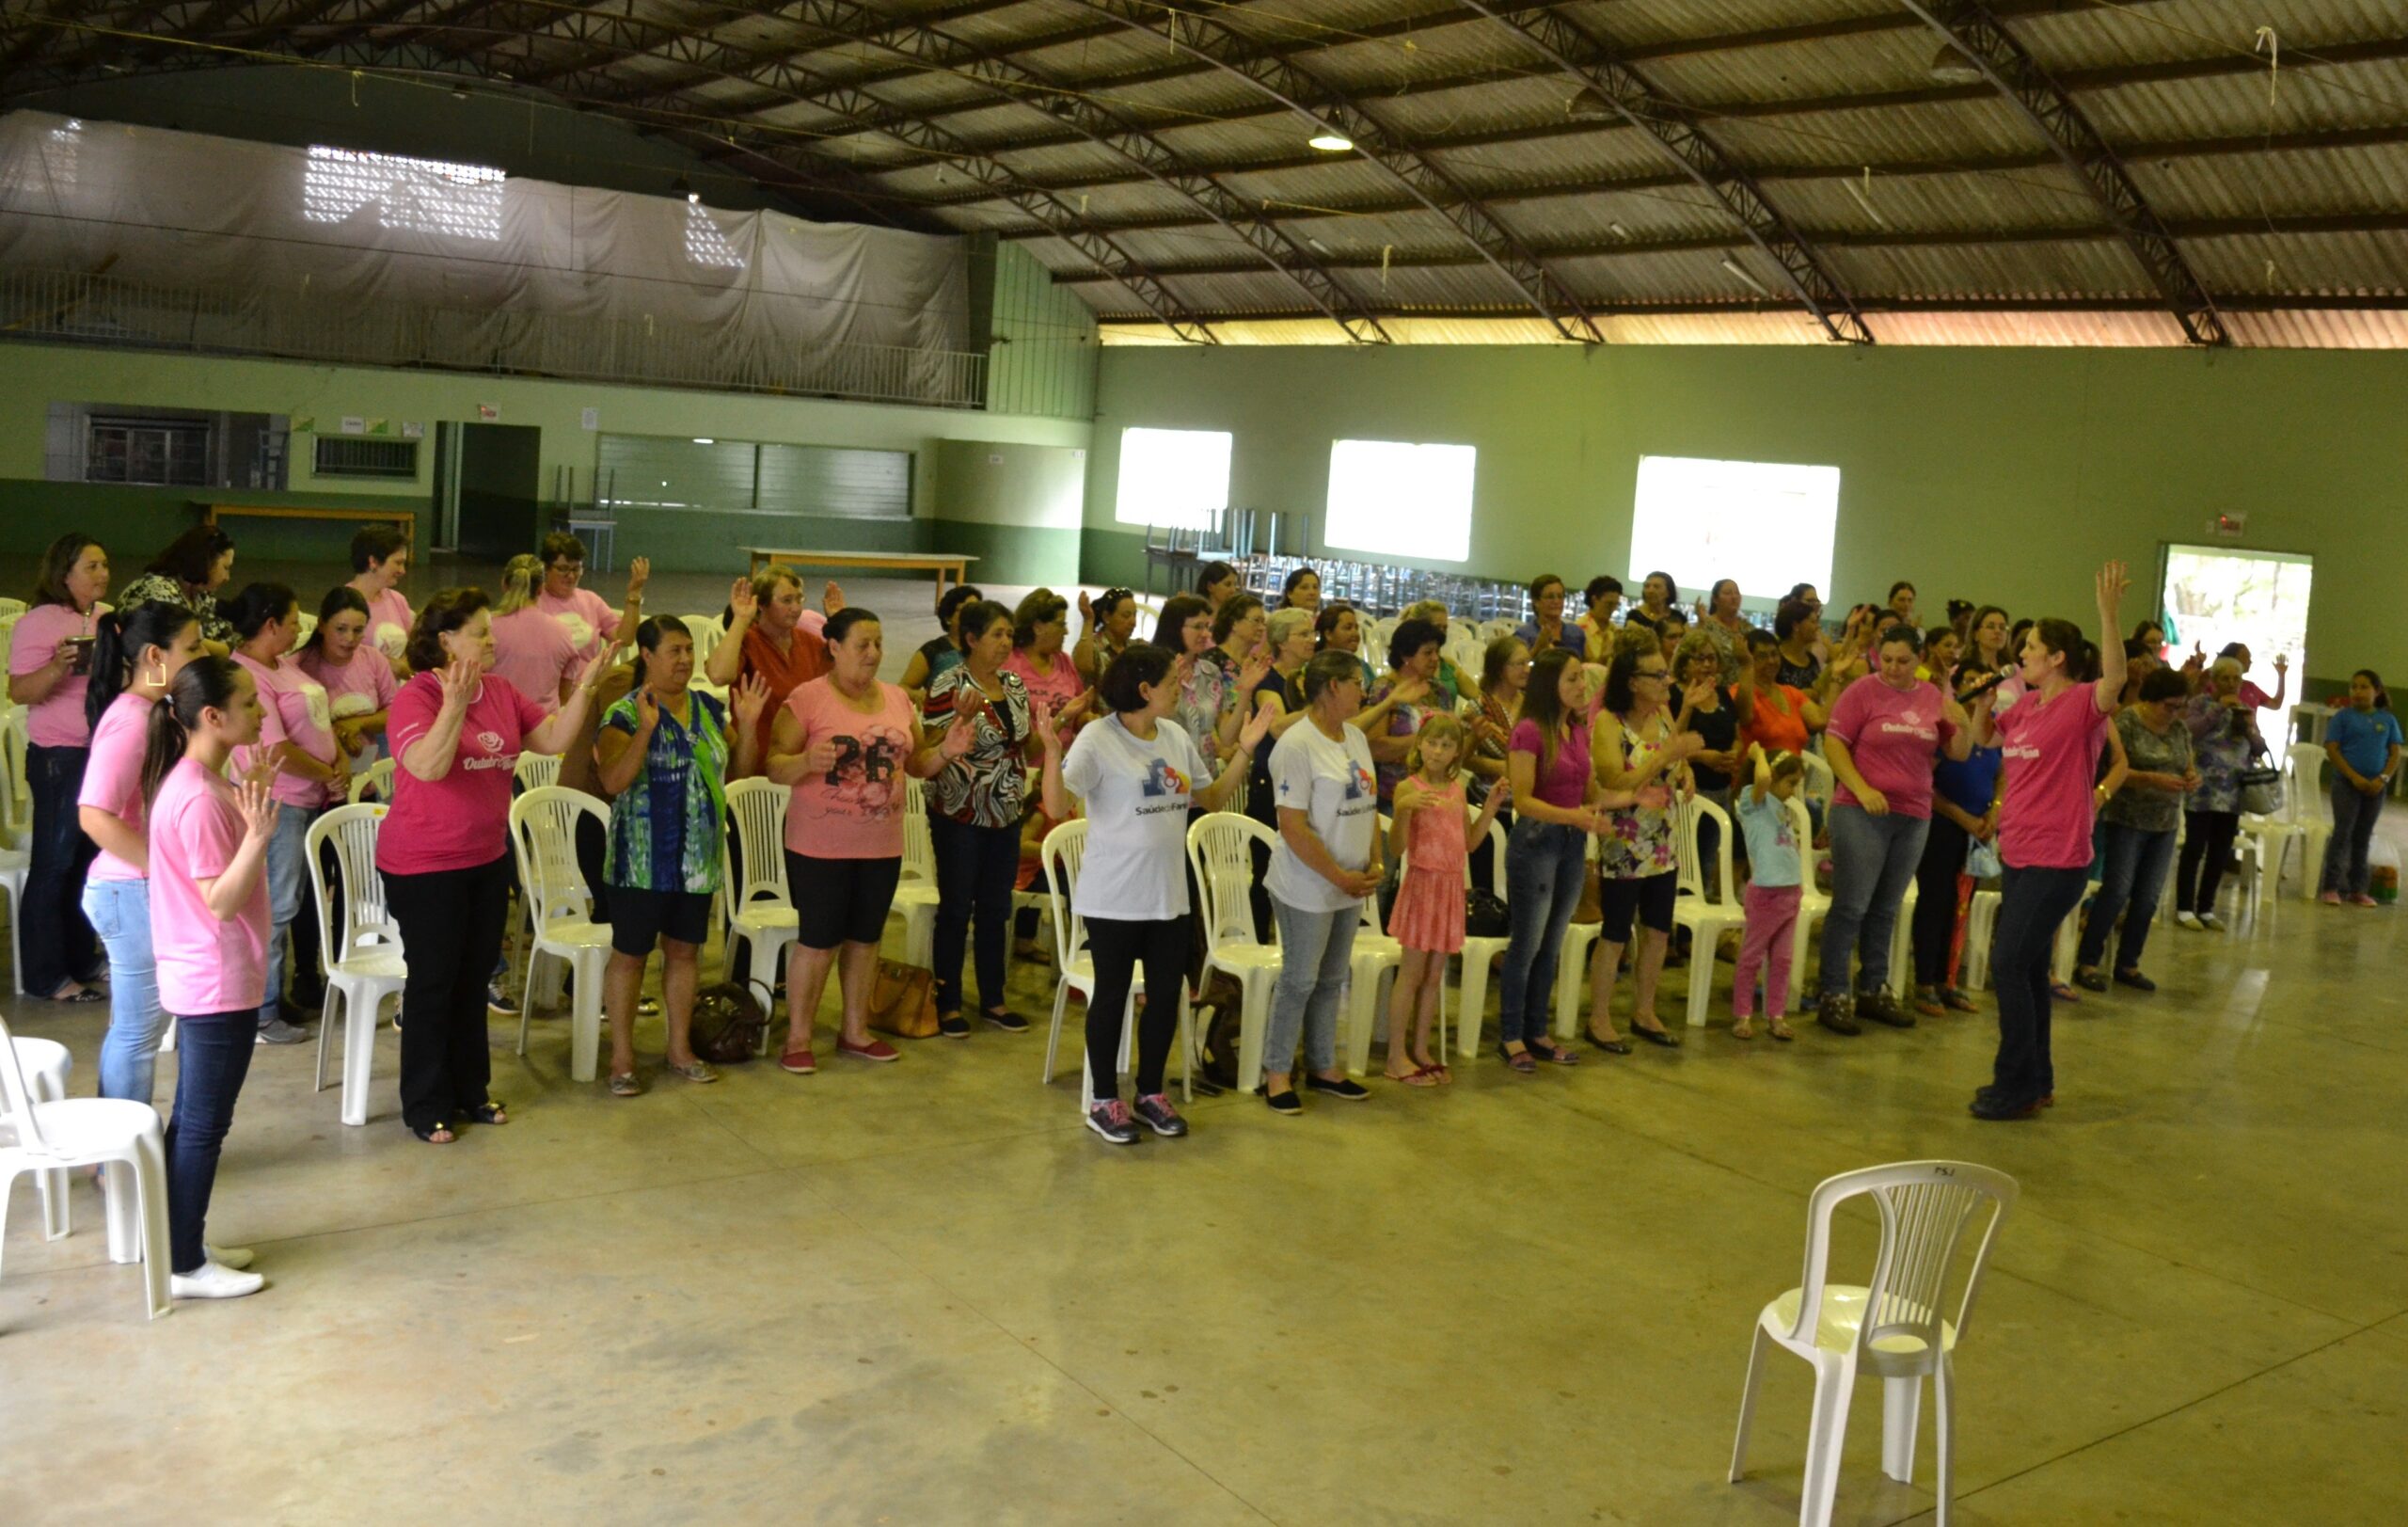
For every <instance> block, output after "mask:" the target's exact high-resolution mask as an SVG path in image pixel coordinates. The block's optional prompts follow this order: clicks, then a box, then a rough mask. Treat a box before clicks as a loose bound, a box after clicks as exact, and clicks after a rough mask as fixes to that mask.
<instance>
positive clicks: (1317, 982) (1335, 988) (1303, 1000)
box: [1262, 897, 1363, 1076]
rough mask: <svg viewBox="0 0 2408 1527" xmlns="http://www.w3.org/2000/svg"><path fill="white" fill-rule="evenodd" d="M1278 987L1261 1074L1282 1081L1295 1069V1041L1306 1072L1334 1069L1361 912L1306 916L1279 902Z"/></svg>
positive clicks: (1352, 907) (1275, 911) (1274, 903)
mask: <svg viewBox="0 0 2408 1527" xmlns="http://www.w3.org/2000/svg"><path fill="white" fill-rule="evenodd" d="M1271 911H1272V915H1274V916H1275V917H1277V918H1278V919H1279V984H1278V985H1277V986H1275V987H1274V988H1273V989H1272V992H1271V1024H1270V1027H1269V1028H1268V1029H1267V1030H1266V1031H1265V1032H1264V1034H1263V1036H1262V1074H1264V1075H1265V1076H1284V1075H1286V1074H1288V1073H1289V1072H1291V1071H1292V1070H1294V1069H1295V1065H1296V1036H1297V1034H1298V1032H1299V1031H1300V1030H1301V1031H1302V1033H1303V1035H1304V1041H1305V1067H1306V1069H1307V1070H1308V1071H1314V1072H1323V1071H1335V1070H1336V1069H1338V998H1339V994H1341V993H1342V992H1344V991H1345V990H1346V978H1347V974H1348V972H1349V971H1350V970H1352V969H1353V967H1354V963H1355V929H1356V928H1358V927H1360V926H1361V925H1362V921H1363V909H1362V907H1361V906H1360V905H1358V904H1355V903H1352V902H1350V903H1348V904H1347V906H1346V907H1344V908H1343V909H1342V910H1340V911H1338V912H1306V911H1304V910H1303V909H1301V908H1298V907H1291V906H1290V905H1288V903H1287V902H1285V901H1282V900H1280V899H1278V898H1277V897H1273V898H1272V899H1271Z"/></svg>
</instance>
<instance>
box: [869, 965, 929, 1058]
mask: <svg viewBox="0 0 2408 1527" xmlns="http://www.w3.org/2000/svg"><path fill="white" fill-rule="evenodd" d="M936 980H937V978H936V972H934V971H932V970H930V969H929V968H928V967H927V966H926V965H907V964H904V963H902V962H900V961H895V960H880V961H879V962H878V979H877V980H875V981H873V982H872V983H871V984H870V992H869V1026H870V1027H872V1028H874V1029H876V1030H877V1031H878V1032H879V1033H881V1034H892V1035H894V1036H895V1038H896V1039H903V1040H924V1039H927V1037H928V1036H929V1035H931V1034H933V1033H935V1032H936V1031H937V994H936Z"/></svg>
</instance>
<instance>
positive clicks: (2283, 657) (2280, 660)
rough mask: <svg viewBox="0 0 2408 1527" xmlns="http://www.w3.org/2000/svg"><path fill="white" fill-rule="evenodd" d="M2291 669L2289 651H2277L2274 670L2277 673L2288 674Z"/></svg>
mask: <svg viewBox="0 0 2408 1527" xmlns="http://www.w3.org/2000/svg"><path fill="white" fill-rule="evenodd" d="M2290 671H2291V660H2290V655H2289V653H2285V652H2277V653H2275V654H2274V672H2275V673H2277V674H2288V673H2289V672H2290Z"/></svg>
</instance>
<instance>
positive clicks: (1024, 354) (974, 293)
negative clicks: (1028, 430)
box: [970, 234, 1100, 419]
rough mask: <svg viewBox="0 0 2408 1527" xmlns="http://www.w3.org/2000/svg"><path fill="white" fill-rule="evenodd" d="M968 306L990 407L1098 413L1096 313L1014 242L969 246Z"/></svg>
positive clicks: (1060, 414) (984, 239) (987, 239)
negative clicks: (977, 328) (982, 355)
mask: <svg viewBox="0 0 2408 1527" xmlns="http://www.w3.org/2000/svg"><path fill="white" fill-rule="evenodd" d="M970 311H971V313H972V315H973V319H974V322H981V323H983V324H984V325H985V326H986V327H985V332H984V334H983V335H981V336H980V340H979V342H980V344H981V345H982V346H983V347H984V348H985V349H986V351H987V406H988V407H990V408H991V409H994V410H995V411H997V412H999V413H1021V414H1044V415H1048V416H1050V417H1053V418H1057V419H1092V418H1093V417H1095V386H1096V358H1097V356H1098V354H1099V353H1100V352H1099V350H1098V347H1097V345H1096V323H1095V313H1094V312H1093V310H1090V309H1089V308H1088V307H1087V305H1086V304H1085V303H1084V302H1081V301H1080V300H1079V299H1078V297H1077V296H1076V295H1074V294H1072V293H1071V292H1070V291H1069V289H1068V288H1066V287H1063V286H1059V285H1057V284H1055V282H1054V276H1053V273H1052V272H1050V271H1048V270H1047V269H1046V268H1045V267H1044V266H1043V265H1042V264H1039V263H1038V260H1037V257H1036V256H1034V255H1032V254H1030V253H1029V252H1028V251H1027V250H1025V249H1023V248H1022V247H1020V246H1019V245H1017V244H1006V243H1003V242H1002V241H1000V240H998V239H996V238H995V237H994V236H993V235H992V234H979V235H976V236H974V238H973V239H972V240H971V244H970Z"/></svg>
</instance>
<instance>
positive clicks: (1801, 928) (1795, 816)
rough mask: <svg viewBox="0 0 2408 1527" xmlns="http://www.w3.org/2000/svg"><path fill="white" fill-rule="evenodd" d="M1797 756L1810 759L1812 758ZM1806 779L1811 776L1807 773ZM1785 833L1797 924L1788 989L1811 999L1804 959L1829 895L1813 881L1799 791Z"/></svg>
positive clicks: (1810, 835) (1807, 820)
mask: <svg viewBox="0 0 2408 1527" xmlns="http://www.w3.org/2000/svg"><path fill="white" fill-rule="evenodd" d="M1799 756H1801V757H1809V758H1811V757H1814V755H1813V754H1801V755H1799ZM1815 761H1816V762H1818V763H1819V762H1821V760H1820V759H1816V760H1815ZM1824 772H1825V773H1827V774H1828V773H1829V772H1830V766H1829V765H1825V766H1824ZM1808 777H1809V778H1810V779H1811V778H1812V777H1813V771H1811V770H1810V771H1808ZM1789 833H1790V835H1791V836H1792V837H1795V838H1796V839H1798V924H1797V928H1796V931H1794V932H1793V933H1792V935H1791V943H1790V946H1789V990H1790V992H1791V994H1793V995H1796V994H1800V993H1803V994H1808V996H1809V998H1810V999H1811V996H1812V994H1813V993H1814V987H1813V986H1810V985H1808V984H1807V980H1806V957H1807V956H1808V955H1809V954H1811V953H1813V952H1814V929H1815V926H1816V925H1817V924H1819V923H1820V922H1822V920H1823V919H1824V918H1825V917H1826V916H1828V915H1830V910H1831V893H1830V891H1828V890H1826V889H1824V888H1823V887H1822V886H1821V885H1818V884H1816V883H1815V881H1814V867H1815V866H1816V865H1817V864H1818V863H1819V862H1820V861H1821V859H1822V855H1821V854H1820V853H1819V852H1818V851H1816V850H1815V848H1814V818H1813V817H1812V816H1810V815H1809V814H1808V813H1807V810H1806V794H1805V791H1804V790H1803V789H1802V788H1801V789H1800V790H1799V791H1798V794H1796V795H1793V796H1791V797H1790V798H1789Z"/></svg>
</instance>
